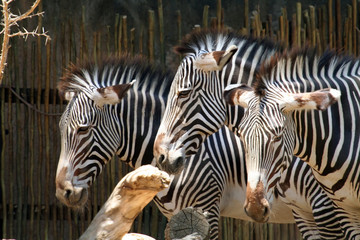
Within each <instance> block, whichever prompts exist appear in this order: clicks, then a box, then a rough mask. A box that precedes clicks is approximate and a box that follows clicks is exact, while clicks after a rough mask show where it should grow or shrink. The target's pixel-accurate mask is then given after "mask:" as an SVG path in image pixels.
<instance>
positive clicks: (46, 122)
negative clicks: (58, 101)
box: [44, 42, 52, 239]
mask: <svg viewBox="0 0 360 240" xmlns="http://www.w3.org/2000/svg"><path fill="white" fill-rule="evenodd" d="M50 64H51V43H50V42H49V43H48V44H47V45H46V72H45V91H44V111H45V112H46V113H48V112H50V105H49V100H50V95H49V94H50V68H51V65H50ZM44 129H45V131H44V133H45V159H46V161H45V183H44V200H45V209H44V210H45V211H44V217H45V239H48V238H49V220H50V210H49V195H50V189H49V188H50V181H51V180H50V161H49V160H50V132H49V131H50V124H49V116H48V115H45V116H44ZM51 182H52V181H51Z"/></svg>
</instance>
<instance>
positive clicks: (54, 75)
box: [50, 36, 86, 239]
mask: <svg viewBox="0 0 360 240" xmlns="http://www.w3.org/2000/svg"><path fill="white" fill-rule="evenodd" d="M85 40H86V38H85V37H84V39H83V41H85ZM51 45H52V51H51V52H52V57H51V68H52V75H51V77H50V80H52V81H51V82H52V84H51V86H50V88H51V89H53V90H54V94H53V95H52V102H53V104H52V113H57V112H60V110H58V106H59V107H60V104H59V103H57V102H56V96H57V94H56V93H55V90H56V86H57V77H58V76H57V68H56V66H57V60H56V57H57V52H56V49H57V38H56V36H52V42H51ZM82 50H83V51H84V48H83V49H82ZM80 56H84V55H83V53H82V52H81V53H80ZM59 109H60V108H59ZM58 119H59V117H52V118H51V131H52V132H53V138H54V139H52V140H53V142H54V144H52V147H53V149H52V151H51V152H53V153H56V155H55V156H54V155H52V159H56V160H55V161H50V163H51V166H50V169H51V172H52V174H51V177H50V179H55V175H56V174H55V173H56V172H55V171H54V169H56V168H57V162H58V156H60V150H59V146H60V141H59V138H60V134H59V132H58V131H59V129H58V127H57V123H58ZM51 182H52V183H53V184H54V181H51ZM52 186H53V191H52V193H51V196H50V197H51V198H50V199H54V198H55V191H54V187H55V186H54V185H52ZM56 207H57V204H56V200H55V201H53V202H52V206H51V208H50V209H51V210H50V211H52V219H51V221H52V228H53V231H52V232H51V235H52V236H53V237H54V239H59V236H58V228H57V216H58V215H57V211H56V210H57V208H56Z"/></svg>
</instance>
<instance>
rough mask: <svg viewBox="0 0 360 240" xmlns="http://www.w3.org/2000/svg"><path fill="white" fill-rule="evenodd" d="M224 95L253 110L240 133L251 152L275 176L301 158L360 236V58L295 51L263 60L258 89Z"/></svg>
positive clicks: (351, 233) (349, 233) (346, 225)
mask: <svg viewBox="0 0 360 240" xmlns="http://www.w3.org/2000/svg"><path fill="white" fill-rule="evenodd" d="M225 98H227V99H228V103H229V104H236V105H240V106H242V107H244V108H246V111H245V114H244V117H243V119H242V122H241V123H240V126H239V132H238V133H239V135H240V136H241V138H242V139H243V141H244V146H245V148H246V151H247V156H250V155H251V157H252V159H253V161H254V162H255V163H256V164H257V165H259V166H262V167H263V168H264V169H265V171H268V174H270V172H272V171H273V169H274V166H275V165H282V164H284V161H290V160H291V156H292V154H294V155H295V156H298V157H300V158H301V159H302V160H303V161H305V162H306V163H307V164H309V166H311V168H312V169H313V172H314V176H315V177H316V179H317V180H318V181H319V182H320V184H321V185H322V187H323V189H324V190H325V191H326V193H327V194H328V195H329V197H330V198H331V199H332V200H333V202H334V204H335V206H336V211H337V213H338V216H340V217H341V218H340V223H341V224H342V227H343V229H344V231H345V237H346V239H360V220H359V217H360V170H359V166H360V157H359V154H360V148H359V146H360V128H359V127H358V126H359V125H358V122H359V119H360V105H359V101H360V60H359V59H355V58H353V57H350V56H347V55H344V54H343V55H340V54H338V53H335V52H332V51H327V52H325V53H324V54H323V55H317V54H316V51H315V50H314V49H309V48H304V49H300V50H298V49H297V50H292V51H289V52H287V53H285V54H284V55H283V56H281V55H279V56H277V57H275V58H274V59H273V61H271V63H269V64H268V65H264V66H263V67H262V68H261V69H260V70H259V74H258V78H257V79H256V82H255V84H254V86H253V88H249V87H248V86H236V87H235V86H234V85H233V86H228V88H227V89H226V91H225ZM325 110H326V111H325ZM253 138H257V139H258V141H259V143H257V144H259V145H260V146H263V149H262V152H261V154H260V153H257V154H255V155H253V154H254V150H255V148H256V147H255V146H253ZM279 153H281V154H282V155H284V156H282V157H281V158H279V157H278V154H279ZM275 171H277V170H276V169H275ZM272 174H279V173H278V172H274V173H272ZM263 177H264V180H263V183H264V184H266V183H267V184H269V183H270V182H268V180H267V178H268V176H267V175H265V176H263Z"/></svg>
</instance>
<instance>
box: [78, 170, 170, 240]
mask: <svg viewBox="0 0 360 240" xmlns="http://www.w3.org/2000/svg"><path fill="white" fill-rule="evenodd" d="M169 183H170V177H169V175H168V174H167V173H165V172H163V171H160V170H159V169H157V168H156V167H153V166H151V165H145V166H141V167H139V168H137V169H135V170H134V171H132V172H130V173H128V174H127V175H126V176H125V177H124V178H123V179H122V180H121V181H120V182H119V183H118V184H117V185H116V187H115V189H114V191H113V192H112V194H111V195H110V197H109V198H108V200H107V201H106V203H105V204H104V205H103V207H102V208H101V209H100V211H99V212H98V213H97V214H96V216H95V218H94V219H93V221H92V222H91V224H90V226H89V227H88V229H87V230H86V231H85V232H84V233H83V235H82V236H81V237H80V240H81V239H86V240H91V239H122V237H123V236H124V235H125V234H126V233H127V232H128V231H129V230H130V228H131V225H132V223H133V221H134V219H135V218H136V216H137V215H138V214H139V213H140V212H141V211H142V210H143V208H144V207H145V206H146V205H147V204H148V203H149V202H150V201H151V200H152V199H153V197H154V196H155V195H156V194H157V193H158V192H159V191H161V190H163V189H165V188H166V187H168V186H169ZM127 237H129V236H127Z"/></svg>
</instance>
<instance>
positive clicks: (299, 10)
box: [296, 2, 302, 47]
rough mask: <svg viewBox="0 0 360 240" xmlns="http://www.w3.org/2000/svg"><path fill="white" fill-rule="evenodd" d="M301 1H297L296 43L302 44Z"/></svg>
mask: <svg viewBox="0 0 360 240" xmlns="http://www.w3.org/2000/svg"><path fill="white" fill-rule="evenodd" d="M301 16H302V14H301V3H300V2H297V3H296V32H297V34H296V40H297V42H296V45H297V46H299V47H300V46H301Z"/></svg>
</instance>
